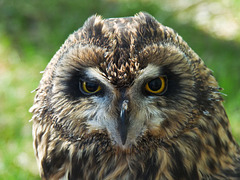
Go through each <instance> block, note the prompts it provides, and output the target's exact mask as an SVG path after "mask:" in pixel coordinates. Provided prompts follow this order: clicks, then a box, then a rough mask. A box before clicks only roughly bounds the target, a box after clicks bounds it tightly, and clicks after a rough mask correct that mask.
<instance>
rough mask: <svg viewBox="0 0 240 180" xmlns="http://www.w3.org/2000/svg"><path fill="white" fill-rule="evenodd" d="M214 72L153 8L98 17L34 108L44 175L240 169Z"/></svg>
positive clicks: (143, 175) (62, 55)
mask: <svg viewBox="0 0 240 180" xmlns="http://www.w3.org/2000/svg"><path fill="white" fill-rule="evenodd" d="M220 90H221V88H220V87H219V86H218V83H217V82H216V80H215V78H214V77H213V75H212V72H211V70H209V69H208V68H207V67H206V66H205V65H204V63H203V61H202V60H201V59H200V58H199V56H198V55H197V54H196V53H195V52H194V51H193V50H192V49H191V48H190V47H189V46H188V45H187V43H186V42H185V41H183V39H182V37H181V36H179V35H178V34H177V33H176V32H175V31H174V30H172V29H171V28H169V27H166V26H164V25H162V24H160V23H159V22H158V21H157V20H155V19H154V18H153V17H152V16H150V15H149V14H146V13H139V14H137V15H135V16H133V17H126V18H110V19H103V18H102V17H101V16H92V17H90V18H89V19H88V20H87V21H86V22H85V24H84V25H83V27H82V28H80V29H79V30H77V31H75V32H74V33H73V34H71V35H70V36H69V37H68V39H67V40H66V41H65V43H64V44H63V45H62V47H61V48H60V50H59V51H58V52H57V53H56V54H55V55H54V56H53V58H52V60H51V61H50V63H49V64H48V66H47V67H46V69H45V71H44V74H43V77H42V80H41V82H40V85H39V87H38V88H37V90H36V92H37V93H36V96H35V101H34V105H33V106H32V108H31V110H30V111H31V112H32V113H33V117H32V120H33V137H34V148H35V154H36V158H37V162H38V166H39V171H40V175H41V177H42V178H43V179H109V180H112V179H131V180H133V179H157V180H159V179H160V180H171V179H191V180H192V179H194V180H196V179H239V178H240V159H239V158H240V156H239V147H238V145H237V144H236V142H235V140H234V139H233V137H232V134H231V131H230V126H229V121H228V118H227V115H226V113H225V110H224V107H223V105H222V100H223V99H222V97H221V93H219V91H220Z"/></svg>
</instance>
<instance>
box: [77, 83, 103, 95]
mask: <svg viewBox="0 0 240 180" xmlns="http://www.w3.org/2000/svg"><path fill="white" fill-rule="evenodd" d="M101 89H102V88H101V86H100V85H99V84H98V83H96V82H86V81H82V82H81V84H80V90H81V92H82V93H84V94H87V95H90V94H95V93H96V92H98V91H100V90H101Z"/></svg>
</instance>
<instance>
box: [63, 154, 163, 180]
mask: <svg viewBox="0 0 240 180" xmlns="http://www.w3.org/2000/svg"><path fill="white" fill-rule="evenodd" d="M79 155H80V154H79ZM79 155H76V156H74V157H73V158H72V160H71V166H69V167H70V169H69V170H68V172H69V173H68V175H67V177H68V179H131V180H133V179H156V178H157V176H158V170H159V163H158V162H157V160H156V159H155V158H156V157H155V156H150V155H146V154H145V155H142V156H139V155H137V154H115V153H100V154H98V153H96V154H88V153H87V152H83V154H81V155H80V156H81V157H80V156H79ZM77 156H79V157H77ZM65 176H66V175H65ZM157 179H161V178H157ZM163 179H164V178H163Z"/></svg>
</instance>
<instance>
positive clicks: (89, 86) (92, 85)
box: [86, 82, 99, 92]
mask: <svg viewBox="0 0 240 180" xmlns="http://www.w3.org/2000/svg"><path fill="white" fill-rule="evenodd" d="M98 86H99V85H98V84H97V83H94V82H86V88H87V90H88V91H89V92H95V91H96V90H97V89H98Z"/></svg>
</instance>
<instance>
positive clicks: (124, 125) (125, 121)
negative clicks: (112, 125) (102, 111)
mask: <svg viewBox="0 0 240 180" xmlns="http://www.w3.org/2000/svg"><path fill="white" fill-rule="evenodd" d="M128 125H129V116H128V100H123V101H122V104H121V109H120V117H119V121H118V131H119V134H120V137H121V141H122V144H123V145H124V144H125V143H126V140H127V130H128Z"/></svg>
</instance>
